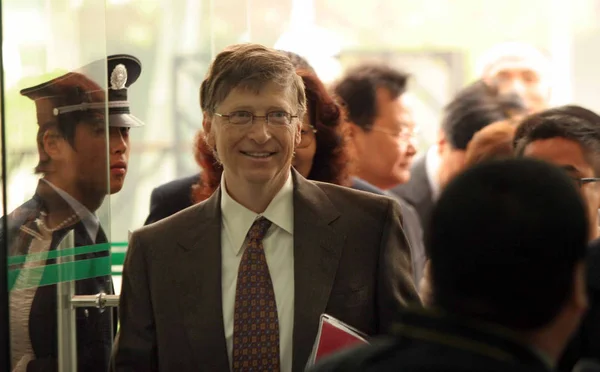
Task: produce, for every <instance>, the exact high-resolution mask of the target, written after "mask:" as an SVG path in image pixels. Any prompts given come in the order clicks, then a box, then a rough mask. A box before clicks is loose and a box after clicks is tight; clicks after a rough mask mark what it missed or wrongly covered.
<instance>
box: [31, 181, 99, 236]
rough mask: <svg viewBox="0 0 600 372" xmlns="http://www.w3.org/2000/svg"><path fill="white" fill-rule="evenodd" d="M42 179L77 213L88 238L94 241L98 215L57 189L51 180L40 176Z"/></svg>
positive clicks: (96, 233) (97, 226)
mask: <svg viewBox="0 0 600 372" xmlns="http://www.w3.org/2000/svg"><path fill="white" fill-rule="evenodd" d="M42 181H44V182H46V183H47V184H48V186H50V187H52V189H53V190H54V191H56V193H57V194H58V195H60V197H61V198H63V199H64V200H65V201H66V202H67V203H68V204H69V206H70V207H71V209H73V210H74V211H75V213H76V214H77V217H79V219H80V220H81V221H82V222H83V226H85V230H86V231H87V233H88V235H89V237H90V239H92V241H93V242H95V241H96V235H98V230H99V228H100V221H98V217H96V215H94V214H93V213H92V212H90V211H89V209H87V208H86V207H85V206H84V205H83V204H81V203H80V202H78V201H77V199H75V198H74V197H72V196H71V195H69V194H68V193H67V192H66V191H64V190H61V189H59V188H58V187H56V186H55V185H54V184H52V182H50V181H48V180H46V179H44V178H42Z"/></svg>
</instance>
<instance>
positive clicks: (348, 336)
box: [308, 314, 368, 366]
mask: <svg viewBox="0 0 600 372" xmlns="http://www.w3.org/2000/svg"><path fill="white" fill-rule="evenodd" d="M358 344H368V342H367V336H366V335H365V334H363V333H362V332H360V331H358V330H356V329H354V328H352V327H351V326H349V325H348V324H346V323H344V322H342V321H341V320H337V319H336V318H334V317H332V316H330V315H327V314H323V315H321V319H320V322H319V331H318V332H317V338H316V340H315V344H314V346H313V350H312V353H311V355H310V358H309V360H308V365H309V366H312V365H313V364H314V363H315V362H317V361H318V360H320V359H321V358H323V357H324V356H327V355H329V354H332V353H335V352H338V351H340V350H343V349H347V348H349V347H352V346H356V345H358Z"/></svg>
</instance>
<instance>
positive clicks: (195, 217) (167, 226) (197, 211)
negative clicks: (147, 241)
mask: <svg viewBox="0 0 600 372" xmlns="http://www.w3.org/2000/svg"><path fill="white" fill-rule="evenodd" d="M205 209H206V200H205V201H203V202H201V203H198V204H194V205H192V206H190V207H188V208H185V209H182V210H180V211H177V212H176V213H174V214H172V215H170V216H168V217H165V218H163V219H160V220H158V221H156V222H153V223H151V224H148V225H145V226H142V227H140V228H139V229H137V230H136V231H135V232H134V234H136V235H138V236H144V237H147V236H156V237H162V236H166V237H167V238H169V237H171V238H172V237H173V236H177V234H180V233H185V232H186V231H189V229H193V228H194V224H200V223H203V221H202V218H201V216H203V215H205V214H206V213H204V212H205Z"/></svg>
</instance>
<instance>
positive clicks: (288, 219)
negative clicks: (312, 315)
mask: <svg viewBox="0 0 600 372" xmlns="http://www.w3.org/2000/svg"><path fill="white" fill-rule="evenodd" d="M224 179H225V177H222V178H221V213H222V225H221V226H222V228H221V260H222V261H221V262H222V273H221V288H222V291H223V325H224V327H225V339H226V341H227V355H228V356H229V367H230V368H231V363H232V360H231V359H232V354H233V309H234V305H235V289H236V285H237V275H238V268H239V266H240V261H241V259H242V254H243V252H244V243H245V239H246V234H247V233H248V231H249V230H250V227H251V226H252V224H253V223H254V220H256V219H257V218H258V217H260V216H263V217H265V218H267V219H268V220H269V221H271V222H272V225H271V227H270V228H269V230H268V231H267V234H266V235H265V238H264V240H263V248H264V251H265V256H266V259H267V265H268V266H269V273H270V274H271V281H272V283H273V290H274V292H275V302H276V304H277V315H278V318H279V353H280V354H279V356H280V358H281V371H282V372H291V371H292V335H293V331H294V196H293V191H294V185H293V182H292V175H291V173H290V175H289V176H288V179H287V181H286V183H285V184H284V185H283V187H282V188H281V189H280V190H279V192H278V193H277V194H276V195H275V197H274V198H273V200H272V201H271V203H270V204H269V206H268V207H267V209H266V210H265V212H264V213H263V214H262V215H259V214H256V213H254V212H252V211H251V210H249V209H247V208H246V207H244V206H242V205H241V204H239V203H238V202H236V201H235V200H233V198H231V196H229V194H228V193H227V189H226V187H225V181H224Z"/></svg>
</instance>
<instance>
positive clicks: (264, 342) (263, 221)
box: [115, 44, 419, 372]
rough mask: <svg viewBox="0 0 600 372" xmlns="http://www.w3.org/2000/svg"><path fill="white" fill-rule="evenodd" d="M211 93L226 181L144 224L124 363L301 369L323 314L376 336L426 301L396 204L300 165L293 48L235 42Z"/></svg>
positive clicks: (212, 138) (299, 99)
mask: <svg viewBox="0 0 600 372" xmlns="http://www.w3.org/2000/svg"><path fill="white" fill-rule="evenodd" d="M200 102H201V108H202V111H203V114H204V121H203V127H204V133H206V141H207V143H208V144H209V145H210V146H211V147H212V148H213V149H214V150H215V154H216V156H217V158H218V160H219V161H220V162H221V164H222V165H223V169H224V172H223V177H222V178H221V185H220V187H219V188H218V189H217V191H216V192H215V193H213V195H212V196H211V197H210V198H209V199H207V200H206V201H204V202H202V203H200V204H198V205H195V206H193V207H191V208H188V209H186V210H184V211H181V212H179V213H177V214H175V215H173V216H171V217H168V218H166V219H163V220H161V221H159V222H157V223H154V224H151V225H149V226H146V227H143V228H142V229H140V230H138V231H136V232H134V233H133V235H132V237H131V241H130V246H129V251H128V253H127V258H126V261H125V266H124V270H123V286H122V292H121V303H120V305H121V307H120V315H121V328H120V333H119V335H118V337H117V341H116V345H115V369H116V370H117V371H134V370H135V371H142V370H143V371H155V370H162V371H197V370H205V371H228V370H234V371H242V370H250V368H251V367H252V366H254V367H253V368H255V369H256V370H261V371H262V370H265V371H267V370H268V371H286V372H289V371H294V372H296V371H298V372H300V371H302V370H303V369H304V367H305V366H306V363H307V361H308V357H309V354H310V352H311V349H312V347H313V344H314V342H315V337H316V335H317V329H318V324H319V316H320V315H321V314H323V313H328V314H330V315H332V316H334V317H336V318H338V319H340V320H342V321H344V322H347V323H349V324H350V325H352V326H354V327H356V328H358V329H360V330H361V331H363V332H365V333H367V334H371V335H375V334H381V333H385V332H386V331H387V330H388V327H389V325H390V324H391V323H392V321H393V320H394V319H395V317H396V316H397V314H398V313H399V311H400V310H401V309H402V308H403V307H404V306H405V305H407V304H408V303H412V302H415V303H418V302H419V298H418V295H417V293H416V290H415V287H414V284H413V281H412V279H411V270H410V250H409V247H408V243H407V242H406V238H405V236H404V232H403V230H402V225H401V222H400V219H401V214H400V210H399V208H398V206H397V204H396V203H394V202H393V201H392V200H391V199H389V198H382V197H379V196H375V195H371V194H366V193H361V192H357V191H354V190H351V189H348V188H343V187H339V186H335V185H331V184H324V183H318V182H315V183H313V182H310V181H307V180H306V179H304V178H303V177H302V176H300V175H299V174H298V173H297V172H296V171H294V170H293V169H292V167H291V161H292V156H293V151H294V147H295V146H296V145H297V144H298V143H299V141H300V136H301V122H302V116H303V114H304V112H305V110H306V97H305V95H304V87H303V85H302V80H301V79H300V77H299V76H298V75H296V74H295V69H294V66H293V65H292V64H291V62H290V61H289V59H288V58H287V57H285V56H283V55H281V54H280V53H278V52H276V51H274V50H272V49H269V48H266V47H263V46H261V45H257V44H242V45H234V46H231V47H229V48H227V49H225V50H224V51H223V52H221V53H219V55H217V57H216V59H215V60H214V62H213V64H212V66H211V68H210V69H209V73H208V75H207V77H206V79H205V80H204V82H203V83H202V86H201V88H200Z"/></svg>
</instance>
